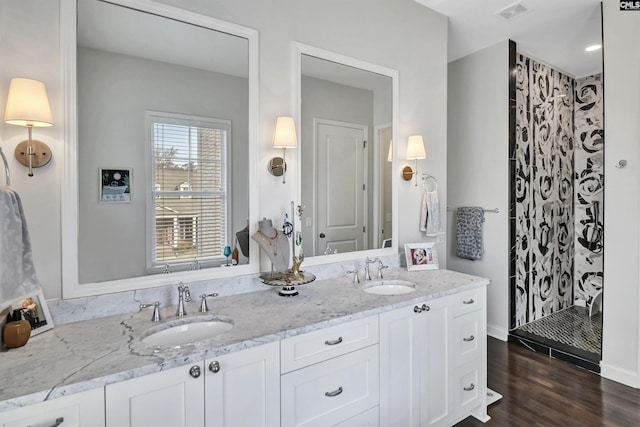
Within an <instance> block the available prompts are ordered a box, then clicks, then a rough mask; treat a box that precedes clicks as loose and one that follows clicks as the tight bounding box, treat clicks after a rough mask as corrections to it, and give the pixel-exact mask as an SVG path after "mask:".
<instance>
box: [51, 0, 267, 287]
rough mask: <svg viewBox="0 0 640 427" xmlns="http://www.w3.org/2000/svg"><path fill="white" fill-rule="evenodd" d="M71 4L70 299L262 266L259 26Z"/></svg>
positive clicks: (113, 5)
mask: <svg viewBox="0 0 640 427" xmlns="http://www.w3.org/2000/svg"><path fill="white" fill-rule="evenodd" d="M70 3H71V2H69V4H68V5H67V8H66V10H64V9H63V11H64V12H65V13H71V10H72V9H75V15H76V16H77V33H76V37H72V36H70V37H68V39H72V38H73V39H74V40H75V46H74V47H75V52H74V53H75V55H69V56H74V57H75V64H76V68H75V79H74V78H73V76H71V77H68V82H67V83H68V86H72V85H74V84H75V97H74V96H73V95H71V92H72V90H71V89H70V90H69V92H70V93H69V96H68V98H69V99H75V102H76V108H75V110H76V111H77V116H76V120H75V123H72V126H73V128H75V129H77V130H76V132H77V133H75V134H72V135H70V136H71V138H69V139H71V140H72V141H71V143H72V145H74V146H75V150H74V153H75V158H71V159H68V160H71V161H72V164H73V168H75V169H74V170H68V171H66V182H65V186H64V189H65V191H66V192H68V193H69V194H68V195H67V200H70V201H71V203H72V204H73V202H74V201H75V205H76V209H77V223H76V224H75V225H74V224H73V221H69V223H68V225H69V228H70V231H74V230H75V231H76V232H77V235H76V237H77V238H76V239H73V240H71V241H68V242H66V243H65V244H66V245H67V246H71V248H70V249H67V250H66V251H65V254H64V256H65V258H66V259H65V275H66V276H68V277H67V278H65V280H64V282H65V293H64V296H65V297H69V296H71V297H73V296H82V295H91V294H100V293H108V292H115V291H120V290H126V289H139V288H145V287H151V286H158V285H163V284H166V283H175V282H177V281H178V280H198V279H199V278H205V277H206V278H207V279H208V278H216V277H226V276H231V275H238V274H246V273H250V272H256V271H257V265H258V263H257V256H256V255H257V250H256V249H255V247H254V244H253V243H252V242H250V239H249V229H248V226H249V224H251V223H255V217H256V215H255V212H256V211H257V206H255V204H254V202H253V201H254V200H257V199H256V198H255V197H251V192H252V191H255V180H256V178H255V175H254V174H253V173H251V172H250V171H251V169H252V168H251V166H250V165H251V164H252V162H253V161H254V157H255V144H256V141H255V139H256V133H257V132H256V108H257V107H255V106H256V105H257V73H256V67H257V63H256V62H257V61H256V60H255V57H256V55H257V50H256V49H257V33H255V32H254V31H253V30H248V29H244V28H242V27H238V26H235V25H232V24H228V23H224V22H221V21H218V20H215V19H212V18H209V17H206V16H202V15H198V14H194V13H191V12H187V11H184V10H181V9H177V8H173V7H170V6H165V5H161V4H158V3H155V2H146V1H138V0H137V1H133V0H116V1H102V0H78V2H77V4H70ZM69 44H70V45H71V44H72V42H71V41H70V42H69ZM68 74H69V75H73V74H74V73H73V72H71V71H70V72H69V73H68ZM73 80H75V83H74V82H73ZM69 99H68V100H67V102H69ZM74 137H75V138H74ZM71 168H72V167H71V166H69V169H71ZM74 177H75V178H74ZM74 186H75V188H74ZM74 190H75V193H76V199H75V200H74V199H73V197H74V194H73V192H74ZM250 200H251V203H250ZM70 210H71V209H70ZM69 215H70V216H71V217H72V216H73V215H74V213H73V212H69ZM63 232H64V233H65V234H64V235H65V240H68V239H66V237H67V236H68V233H67V232H66V231H65V230H63ZM69 237H72V236H69ZM76 242H77V246H75V247H73V245H74V243H76ZM225 247H227V248H226V250H225ZM73 252H75V254H73ZM72 257H73V259H71V258H72ZM236 262H237V265H235V266H230V267H227V266H226V265H227V264H235V263H236ZM163 273H170V274H163ZM68 278H71V279H72V280H70V284H69V280H67V279H68Z"/></svg>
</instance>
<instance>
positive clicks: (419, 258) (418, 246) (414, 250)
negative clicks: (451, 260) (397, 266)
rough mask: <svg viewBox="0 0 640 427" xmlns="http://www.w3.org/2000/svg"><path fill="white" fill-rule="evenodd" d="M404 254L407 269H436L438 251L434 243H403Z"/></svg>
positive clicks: (437, 266)
mask: <svg viewBox="0 0 640 427" xmlns="http://www.w3.org/2000/svg"><path fill="white" fill-rule="evenodd" d="M404 255H405V258H406V261H407V270H409V271H414V270H437V269H438V268H440V267H439V265H438V253H437V252H436V248H435V243H433V242H429V243H405V245H404Z"/></svg>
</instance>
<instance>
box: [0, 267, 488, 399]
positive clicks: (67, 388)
mask: <svg viewBox="0 0 640 427" xmlns="http://www.w3.org/2000/svg"><path fill="white" fill-rule="evenodd" d="M349 267H351V266H349ZM334 268H337V269H338V270H337V271H339V272H341V274H339V276H340V277H338V278H335V279H324V280H322V274H318V276H320V277H318V280H316V281H315V282H311V283H310V284H307V285H302V286H299V287H298V290H299V292H300V295H298V296H296V297H289V298H285V297H281V296H279V295H278V292H277V288H272V287H267V286H265V285H262V284H260V283H258V284H257V286H259V287H260V288H261V289H263V290H257V291H253V292H243V293H235V294H232V295H228V294H229V292H226V294H227V295H226V296H220V297H218V298H210V299H208V301H207V302H208V305H209V312H208V313H206V314H202V313H199V312H198V309H199V302H200V301H199V298H197V296H198V295H199V294H200V293H201V292H204V291H206V292H207V293H211V292H219V293H220V294H221V295H224V294H225V290H226V288H225V286H227V287H228V286H229V283H226V284H225V283H221V284H218V286H219V287H220V289H216V288H217V287H218V286H216V287H206V288H202V289H199V286H200V285H198V286H192V285H191V284H189V285H190V287H191V288H192V289H191V295H192V297H193V302H190V303H187V304H186V310H187V313H188V314H187V315H188V317H196V316H203V315H207V316H212V315H213V316H221V317H224V318H229V319H231V320H232V322H233V324H234V327H233V329H231V330H230V331H228V332H225V333H222V334H220V335H217V336H216V337H214V338H211V339H208V340H203V341H201V342H198V343H195V344H188V345H184V346H181V347H179V348H165V349H157V348H151V347H147V346H146V345H145V344H143V343H142V342H141V341H140V336H141V334H142V333H143V332H144V331H145V330H147V329H148V328H151V327H153V326H157V325H158V324H157V323H152V322H151V321H150V318H151V314H152V312H151V311H149V310H144V311H142V312H138V305H139V303H140V301H144V302H151V301H154V300H156V299H160V300H163V299H161V298H160V296H162V295H160V293H164V294H167V295H164V296H165V298H171V301H173V300H174V299H175V302H174V304H175V303H177V291H175V289H173V288H171V289H161V290H148V291H144V292H131V293H123V294H122V295H120V294H118V295H113V296H109V295H106V296H100V297H94V298H82V300H83V302H82V303H78V304H76V301H77V300H71V301H65V302H64V305H65V310H67V311H69V310H70V312H68V313H65V314H61V313H60V312H58V313H57V315H56V316H57V318H58V321H60V318H61V316H63V315H64V316H68V318H74V319H76V320H78V319H85V318H88V319H90V320H83V321H75V322H74V323H67V324H62V325H59V324H57V325H56V326H55V328H54V329H52V330H51V331H47V332H45V333H42V334H40V335H37V336H35V337H32V338H31V339H30V340H29V342H28V343H27V344H26V345H25V346H24V347H20V348H17V349H12V350H9V351H5V352H2V353H0V378H2V387H0V412H1V411H6V410H9V409H13V408H16V407H21V406H26V405H30V404H33V403H37V402H41V401H44V400H48V399H52V398H56V397H60V396H64V395H68V394H73V393H76V392H80V391H84V390H89V389H92V388H97V387H104V386H105V385H108V384H113V383H116V382H119V381H123V380H127V379H130V378H134V377H139V376H143V375H147V374H151V373H154V372H159V371H163V370H167V369H170V368H174V367H178V366H183V365H188V364H190V363H196V362H200V361H202V360H204V359H207V358H211V357H216V356H219V355H222V354H226V353H230V352H234V351H238V350H242V349H245V348H249V347H254V346H257V345H260V344H263V343H267V342H272V341H277V340H280V339H282V338H286V337H290V336H295V335H298V334H302V333H305V332H310V331H313V330H317V329H321V328H324V327H327V326H331V325H335V324H340V323H343V322H348V321H350V320H355V319H358V318H362V317H366V316H371V315H375V314H378V313H381V312H384V311H388V310H392V309H394V308H398V307H404V306H407V305H411V304H413V303H417V302H422V301H425V300H426V299H432V298H438V297H442V296H446V295H450V294H453V293H458V292H461V291H464V290H467V289H472V288H476V287H479V286H483V285H487V284H488V283H489V281H488V280H487V279H483V278H480V277H476V276H470V275H467V274H462V273H456V272H452V271H447V270H431V271H413V272H408V271H406V269H403V268H397V267H396V268H390V269H386V270H384V273H385V278H389V279H392V278H397V279H404V280H410V281H413V282H415V283H416V291H415V292H412V293H409V294H405V295H396V296H379V295H373V294H369V293H366V292H364V291H363V290H362V289H361V288H362V285H363V283H364V282H363V283H361V284H359V285H356V284H354V283H353V282H352V279H351V276H350V277H347V276H346V270H348V269H349V268H344V266H338V267H334ZM343 269H344V271H345V272H344V273H342V270H343ZM309 270H311V269H308V270H306V271H309ZM334 273H335V271H332V272H330V274H333V275H334V276H335V274H334ZM314 274H315V272H314ZM229 280H230V281H231V282H232V283H233V286H235V283H236V282H234V279H229ZM237 280H240V281H244V280H248V279H246V278H245V277H241V278H239V279H237ZM250 280H253V281H255V282H257V279H256V278H255V277H253V278H251V279H250ZM216 282H222V281H216ZM224 282H227V281H224ZM202 286H205V285H202ZM242 287H243V288H244V285H242ZM265 288H267V289H265ZM156 293H157V294H156ZM169 293H170V295H169ZM174 294H176V295H175V298H174ZM156 295H157V296H156ZM116 307H117V308H116ZM125 309H126V310H127V311H128V312H129V313H128V314H127V313H125V314H116V315H111V316H108V317H100V316H99V315H100V314H102V315H104V314H105V313H108V312H111V311H114V310H125ZM52 311H53V310H52ZM175 311H176V307H175V306H174V305H171V306H168V305H166V304H165V305H164V306H163V307H161V315H162V320H163V321H170V320H173V319H175ZM131 312H133V313H131ZM98 317H99V318H98ZM54 320H55V319H54Z"/></svg>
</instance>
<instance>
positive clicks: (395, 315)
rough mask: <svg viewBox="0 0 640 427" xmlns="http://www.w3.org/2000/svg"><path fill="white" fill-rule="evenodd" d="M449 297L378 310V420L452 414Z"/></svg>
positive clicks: (411, 426) (408, 422)
mask: <svg viewBox="0 0 640 427" xmlns="http://www.w3.org/2000/svg"><path fill="white" fill-rule="evenodd" d="M452 319H453V312H452V308H451V297H446V298H439V299H434V300H430V301H425V303H421V304H415V305H412V306H409V307H403V308H400V309H397V310H393V311H389V312H386V313H382V314H380V367H381V369H380V425H381V426H388V427H396V426H406V427H418V426H422V427H425V426H448V425H450V422H451V420H452V410H453V393H452V390H451V384H450V381H451V373H452V365H451V363H452V361H451V359H452V358H451V354H450V352H451V350H450V345H449V342H450V339H449V337H450V334H451V325H452Z"/></svg>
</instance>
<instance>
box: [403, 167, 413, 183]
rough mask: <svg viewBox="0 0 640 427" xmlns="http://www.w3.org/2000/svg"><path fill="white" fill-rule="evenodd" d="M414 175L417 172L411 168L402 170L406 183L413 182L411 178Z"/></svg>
mask: <svg viewBox="0 0 640 427" xmlns="http://www.w3.org/2000/svg"><path fill="white" fill-rule="evenodd" d="M414 174H415V172H414V171H413V169H412V168H411V166H405V167H404V169H402V178H404V180H405V181H411V178H413V175H414Z"/></svg>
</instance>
